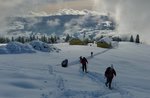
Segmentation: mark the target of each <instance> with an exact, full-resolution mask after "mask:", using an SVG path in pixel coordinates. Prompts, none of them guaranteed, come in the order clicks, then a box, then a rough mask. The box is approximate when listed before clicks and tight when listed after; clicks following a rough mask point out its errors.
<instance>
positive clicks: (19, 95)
mask: <svg viewBox="0 0 150 98" xmlns="http://www.w3.org/2000/svg"><path fill="white" fill-rule="evenodd" d="M54 45H55V46H56V47H58V48H59V49H61V51H60V52H59V53H56V52H51V53H45V52H37V53H34V54H33V53H32V54H7V55H0V98H149V94H150V85H149V81H150V66H149V64H150V61H149V60H150V52H149V50H150V46H147V45H144V44H135V43H127V42H120V43H119V46H118V47H116V48H115V49H104V48H98V47H96V46H95V45H92V46H91V45H90V46H70V45H68V44H66V43H63V44H54ZM91 51H92V52H93V53H94V54H93V57H91V56H90V52H91ZM80 56H85V57H87V59H88V62H89V63H88V73H83V72H82V71H81V64H80V63H79V57H80ZM64 59H68V61H69V64H68V67H66V68H63V67H61V61H62V60H64ZM111 64H113V65H114V68H115V70H116V72H117V76H116V77H114V80H113V83H112V87H113V89H112V90H109V89H108V88H107V87H106V86H105V78H104V72H105V69H106V68H107V67H108V66H110V65H111Z"/></svg>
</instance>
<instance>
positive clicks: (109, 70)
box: [105, 64, 116, 89]
mask: <svg viewBox="0 0 150 98" xmlns="http://www.w3.org/2000/svg"><path fill="white" fill-rule="evenodd" d="M114 75H115V76H116V71H115V69H114V68H113V64H111V67H107V69H106V71H105V77H106V79H107V80H106V83H105V85H106V87H109V89H112V88H111V83H112V79H113V77H114ZM108 84H109V86H108Z"/></svg>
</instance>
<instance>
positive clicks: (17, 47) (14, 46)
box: [0, 42, 35, 54]
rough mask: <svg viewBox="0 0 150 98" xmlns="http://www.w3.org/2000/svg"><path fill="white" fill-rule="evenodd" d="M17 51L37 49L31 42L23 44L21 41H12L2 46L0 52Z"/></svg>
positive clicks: (28, 51) (32, 51) (11, 52)
mask: <svg viewBox="0 0 150 98" xmlns="http://www.w3.org/2000/svg"><path fill="white" fill-rule="evenodd" d="M16 53H35V50H34V49H33V48H32V47H31V46H30V45H29V44H22V43H19V42H10V43H8V44H7V45H1V46H0V54H16Z"/></svg>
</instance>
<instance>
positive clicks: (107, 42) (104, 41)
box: [97, 37, 112, 48]
mask: <svg viewBox="0 0 150 98" xmlns="http://www.w3.org/2000/svg"><path fill="white" fill-rule="evenodd" d="M111 42H112V39H111V38H109V37H104V38H101V39H100V40H99V41H98V42H97V47H101V48H111V47H112V45H111Z"/></svg>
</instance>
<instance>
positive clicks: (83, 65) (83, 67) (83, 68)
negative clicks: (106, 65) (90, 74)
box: [81, 57, 88, 73]
mask: <svg viewBox="0 0 150 98" xmlns="http://www.w3.org/2000/svg"><path fill="white" fill-rule="evenodd" d="M81 63H82V70H83V72H84V71H85V72H86V73H87V63H88V61H87V59H86V58H85V57H83V58H82V60H81Z"/></svg>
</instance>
